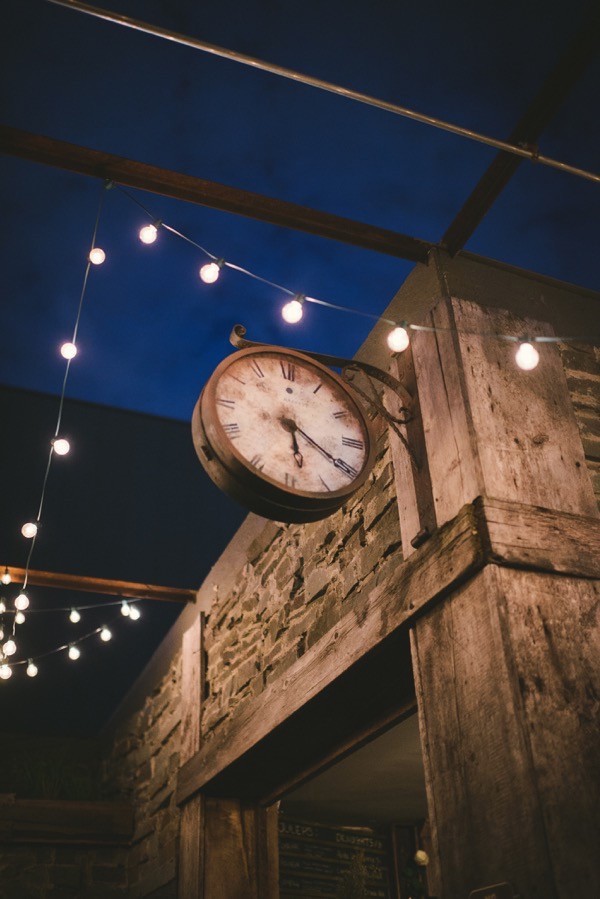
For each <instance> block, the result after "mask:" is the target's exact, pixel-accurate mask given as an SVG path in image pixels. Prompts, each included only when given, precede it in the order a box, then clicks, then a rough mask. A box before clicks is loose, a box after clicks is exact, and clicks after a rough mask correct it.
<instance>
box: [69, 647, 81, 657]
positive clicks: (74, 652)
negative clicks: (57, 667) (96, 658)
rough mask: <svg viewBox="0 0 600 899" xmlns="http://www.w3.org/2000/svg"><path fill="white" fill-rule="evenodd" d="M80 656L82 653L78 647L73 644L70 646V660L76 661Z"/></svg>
mask: <svg viewBox="0 0 600 899" xmlns="http://www.w3.org/2000/svg"><path fill="white" fill-rule="evenodd" d="M80 655H81V652H80V650H79V649H78V647H77V646H75V644H74V643H71V645H70V646H69V658H70V659H72V660H73V661H75V659H78V658H79V656H80Z"/></svg>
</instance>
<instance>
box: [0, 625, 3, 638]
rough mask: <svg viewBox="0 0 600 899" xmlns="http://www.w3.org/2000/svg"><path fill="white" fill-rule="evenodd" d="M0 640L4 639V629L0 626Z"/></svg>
mask: <svg viewBox="0 0 600 899" xmlns="http://www.w3.org/2000/svg"><path fill="white" fill-rule="evenodd" d="M0 640H4V631H3V630H2V628H1V627H0Z"/></svg>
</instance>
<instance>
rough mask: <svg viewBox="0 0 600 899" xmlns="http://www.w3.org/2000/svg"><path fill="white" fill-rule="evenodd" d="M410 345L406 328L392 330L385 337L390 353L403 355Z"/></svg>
mask: <svg viewBox="0 0 600 899" xmlns="http://www.w3.org/2000/svg"><path fill="white" fill-rule="evenodd" d="M409 343H410V338H409V336H408V331H407V330H406V328H394V330H393V331H390V333H389V334H388V336H387V344H388V346H389V348H390V350H391V351H392V353H403V352H404V350H405V349H406V348H407V347H408V344H409Z"/></svg>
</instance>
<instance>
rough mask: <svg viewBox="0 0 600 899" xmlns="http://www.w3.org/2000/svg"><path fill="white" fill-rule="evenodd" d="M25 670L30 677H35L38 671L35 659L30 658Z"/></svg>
mask: <svg viewBox="0 0 600 899" xmlns="http://www.w3.org/2000/svg"><path fill="white" fill-rule="evenodd" d="M25 672H26V674H27V676H28V677H35V676H36V674H37V673H38V669H37V665H35V664H34V662H33V659H29V664H28V666H27V668H26V669H25Z"/></svg>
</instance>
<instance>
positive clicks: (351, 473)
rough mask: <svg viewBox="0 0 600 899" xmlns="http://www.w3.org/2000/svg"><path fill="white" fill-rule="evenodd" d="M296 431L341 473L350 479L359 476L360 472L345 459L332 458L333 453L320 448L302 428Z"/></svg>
mask: <svg viewBox="0 0 600 899" xmlns="http://www.w3.org/2000/svg"><path fill="white" fill-rule="evenodd" d="M296 430H297V431H298V433H299V434H302V436H303V437H304V439H305V440H306V441H308V443H310V444H311V446H314V448H315V449H318V450H319V452H320V453H321V454H322V455H323V456H325V458H326V459H329V461H330V462H331V463H332V465H335V467H336V468H338V469H339V470H340V471H343V472H344V474H345V475H347V476H348V477H349V478H355V477H356V475H357V474H358V471H357V470H356V468H353V467H352V466H351V465H348V463H347V462H344V460H343V459H336V458H335V456H332V455H331V453H328V452H327V450H326V449H324V448H323V447H322V446H320V445H319V444H318V443H317V441H316V440H313V439H312V437H309V436H308V434H307V433H306V431H303V430H302V428H298V427H297V428H296Z"/></svg>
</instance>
